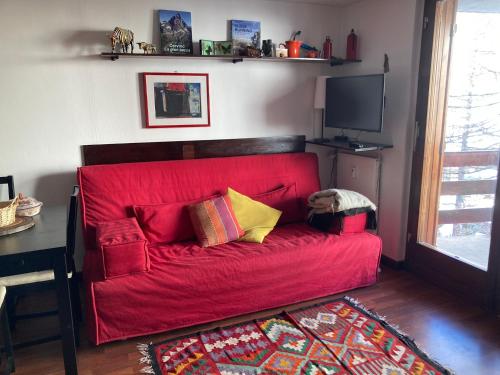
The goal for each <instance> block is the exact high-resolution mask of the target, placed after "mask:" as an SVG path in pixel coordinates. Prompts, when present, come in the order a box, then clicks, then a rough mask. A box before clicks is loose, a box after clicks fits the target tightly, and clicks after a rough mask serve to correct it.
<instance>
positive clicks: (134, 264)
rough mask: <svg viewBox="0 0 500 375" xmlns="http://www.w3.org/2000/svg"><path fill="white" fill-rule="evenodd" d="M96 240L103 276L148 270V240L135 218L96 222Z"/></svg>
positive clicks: (124, 274) (112, 276)
mask: <svg viewBox="0 0 500 375" xmlns="http://www.w3.org/2000/svg"><path fill="white" fill-rule="evenodd" d="M96 243H97V249H98V252H99V253H100V258H101V259H100V260H101V262H102V276H103V278H104V279H110V278H114V277H120V276H126V275H130V274H134V273H138V272H148V271H149V267H150V264H149V254H148V242H147V240H146V238H145V237H144V233H143V232H142V230H141V228H140V227H139V224H138V223H137V220H136V219H135V218H127V219H120V220H114V221H106V222H101V223H98V224H97V226H96Z"/></svg>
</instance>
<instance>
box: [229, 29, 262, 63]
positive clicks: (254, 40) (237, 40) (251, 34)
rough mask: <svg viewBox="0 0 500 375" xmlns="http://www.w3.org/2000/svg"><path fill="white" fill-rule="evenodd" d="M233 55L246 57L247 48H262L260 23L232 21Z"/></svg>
mask: <svg viewBox="0 0 500 375" xmlns="http://www.w3.org/2000/svg"><path fill="white" fill-rule="evenodd" d="M231 40H232V42H233V54H234V55H236V56H244V55H245V53H246V48H247V47H249V46H250V47H254V48H258V49H259V48H260V22H259V21H243V20H231Z"/></svg>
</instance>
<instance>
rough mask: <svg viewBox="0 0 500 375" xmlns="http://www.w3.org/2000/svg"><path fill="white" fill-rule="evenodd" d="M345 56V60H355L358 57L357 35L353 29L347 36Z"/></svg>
mask: <svg viewBox="0 0 500 375" xmlns="http://www.w3.org/2000/svg"><path fill="white" fill-rule="evenodd" d="M345 57H346V59H347V60H356V59H357V58H358V36H357V35H356V34H355V33H354V29H352V30H351V33H350V34H349V36H348V37H347V50H346V54H345Z"/></svg>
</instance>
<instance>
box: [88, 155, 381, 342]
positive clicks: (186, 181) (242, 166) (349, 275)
mask: <svg viewBox="0 0 500 375" xmlns="http://www.w3.org/2000/svg"><path fill="white" fill-rule="evenodd" d="M79 181H80V186H81V197H82V217H83V224H84V235H85V240H86V250H87V251H86V254H85V261H84V279H85V282H86V286H87V295H88V297H87V313H88V320H87V322H88V324H87V326H88V329H89V338H90V340H91V341H93V342H94V343H96V344H101V343H105V342H109V341H114V340H119V339H124V338H128V337H133V336H140V335H146V334H151V333H155V332H163V331H167V330H172V329H175V328H180V327H184V326H189V325H194V324H199V323H204V322H209V321H214V320H219V319H223V318H226V317H230V316H235V315H240V314H244V313H248V312H253V311H258V310H263V309H267V308H272V307H277V306H282V305H286V304H291V303H295V302H299V301H304V300H307V299H312V298H316V297H320V296H326V295H329V294H334V293H338V292H341V291H344V290H348V289H352V288H356V287H361V286H366V285H370V284H372V283H374V282H375V281H376V275H377V267H378V262H379V258H380V253H381V243H380V239H379V238H378V237H376V236H374V235H371V234H368V233H360V234H352V235H344V236H336V235H332V234H326V233H322V232H319V231H317V230H315V229H313V228H310V227H308V226H307V225H306V224H302V223H296V224H288V225H284V226H281V227H277V228H276V229H275V230H274V231H273V232H271V234H270V235H269V236H268V237H267V238H266V240H265V241H264V243H263V244H256V243H243V242H232V243H229V244H224V245H219V246H215V247H212V248H201V247H199V246H198V245H197V244H196V243H195V242H180V243H174V244H169V245H163V246H160V245H157V246H150V248H149V257H150V271H149V272H144V273H140V274H134V275H127V276H123V277H117V278H113V279H107V280H104V279H103V277H102V273H101V272H100V270H101V269H102V268H101V265H100V262H101V259H100V258H99V256H98V255H99V254H98V252H97V251H96V250H95V225H96V223H98V222H100V221H107V220H116V219H120V218H124V217H127V216H132V212H131V210H130V208H131V207H132V206H133V205H141V204H158V203H172V202H179V201H189V200H194V199H197V198H200V197H205V196H210V195H214V194H220V193H224V192H225V190H226V189H227V187H228V186H231V187H233V188H234V189H235V190H237V191H239V192H241V193H243V194H245V195H257V194H261V193H264V192H268V191H271V190H274V189H277V188H279V187H282V186H289V185H291V184H293V183H295V186H296V194H297V197H298V199H299V200H300V202H302V207H301V209H302V210H303V211H304V212H305V209H306V207H305V204H304V203H305V201H306V198H307V196H308V195H309V194H311V193H312V192H314V191H317V190H319V179H318V164H317V158H316V155H315V154H309V153H297V154H278V155H255V156H244V157H230V158H214V159H199V160H184V161H168V162H152V163H131V164H114V165H104V166H89V167H82V168H80V169H79Z"/></svg>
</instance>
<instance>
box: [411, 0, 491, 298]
mask: <svg viewBox="0 0 500 375" xmlns="http://www.w3.org/2000/svg"><path fill="white" fill-rule="evenodd" d="M424 14H425V15H424V29H423V34H422V48H421V61H420V72H419V89H418V103H417V130H418V132H417V137H418V138H417V140H416V146H415V152H414V158H413V171H414V173H413V178H412V189H411V198H410V211H409V212H410V214H409V221H408V222H409V225H408V243H407V259H406V263H407V265H408V267H409V268H410V269H412V270H413V271H415V272H416V273H418V274H420V275H422V276H424V277H426V278H428V279H430V280H431V281H433V282H435V283H438V284H440V285H441V286H443V287H445V288H448V289H450V290H453V291H456V292H459V293H461V294H465V295H469V296H471V297H472V298H474V299H478V300H479V301H480V302H482V303H484V304H490V303H491V301H492V298H491V296H492V285H493V284H494V283H492V280H494V279H495V274H496V270H497V263H498V262H496V259H497V258H496V257H497V254H496V252H497V251H496V247H497V246H498V239H497V233H496V231H495V230H492V229H493V228H494V227H495V223H498V220H499V218H498V213H496V214H495V212H496V211H497V212H498V207H497V206H498V205H496V204H495V202H496V201H498V199H497V197H496V191H497V188H498V179H497V176H498V168H499V159H500V158H499V156H500V43H498V40H500V2H498V1H494V0H482V1H480V0H426V3H425V11H424ZM499 224H500V223H499Z"/></svg>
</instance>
